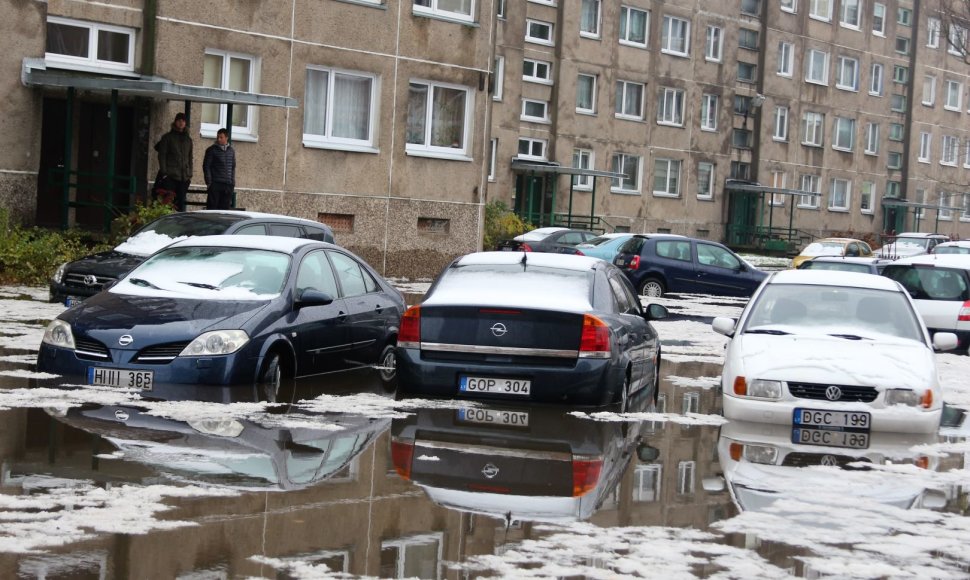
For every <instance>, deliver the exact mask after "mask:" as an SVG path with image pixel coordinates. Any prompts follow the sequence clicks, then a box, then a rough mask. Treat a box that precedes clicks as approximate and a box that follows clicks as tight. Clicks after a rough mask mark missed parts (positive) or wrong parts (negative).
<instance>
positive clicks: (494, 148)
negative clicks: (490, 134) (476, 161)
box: [488, 139, 498, 181]
mask: <svg viewBox="0 0 970 580" xmlns="http://www.w3.org/2000/svg"><path fill="white" fill-rule="evenodd" d="M489 151H490V153H489V157H488V180H489V181H495V162H496V160H497V159H498V139H492V141H491V143H490V147H489Z"/></svg>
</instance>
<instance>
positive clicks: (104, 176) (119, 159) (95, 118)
mask: <svg viewBox="0 0 970 580" xmlns="http://www.w3.org/2000/svg"><path fill="white" fill-rule="evenodd" d="M79 121H80V123H79V127H78V148H77V170H78V175H77V197H76V200H77V201H79V202H91V203H98V204H104V203H106V202H107V200H108V197H107V196H108V192H109V185H110V182H109V180H108V171H109V166H108V160H109V158H110V148H111V107H110V106H109V105H107V104H102V103H85V102H82V103H81V116H80V119H79ZM133 121H134V112H133V110H132V108H131V107H121V106H119V107H118V134H117V139H116V141H115V164H114V165H115V167H114V172H115V175H116V176H119V177H121V178H117V177H116V179H115V180H114V188H115V192H114V195H113V196H112V198H111V203H112V204H114V205H117V206H120V207H121V208H123V210H122V211H125V212H127V206H128V204H129V195H130V193H133V192H130V191H128V179H127V178H128V177H129V176H130V175H131V169H132V163H131V161H132V149H133V148H132V147H131V144H132V134H133V128H134V125H133ZM115 213H117V212H115ZM111 217H114V216H111ZM104 220H105V211H104V209H103V208H101V207H79V208H77V212H76V213H75V224H76V225H77V226H79V227H83V228H90V229H99V228H101V227H103V226H104Z"/></svg>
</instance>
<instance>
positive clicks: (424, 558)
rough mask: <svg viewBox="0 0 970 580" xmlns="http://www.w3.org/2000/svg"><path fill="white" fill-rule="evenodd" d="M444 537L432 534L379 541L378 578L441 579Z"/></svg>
mask: <svg viewBox="0 0 970 580" xmlns="http://www.w3.org/2000/svg"><path fill="white" fill-rule="evenodd" d="M443 539H444V534H442V533H440V532H439V533H432V534H423V535H420V536H409V537H406V538H396V539H392V540H382V541H381V553H380V563H381V565H380V569H379V570H378V574H377V575H378V576H380V577H381V578H411V577H418V578H441V577H442V572H441V569H442V565H441V558H442V545H443V543H444V542H443Z"/></svg>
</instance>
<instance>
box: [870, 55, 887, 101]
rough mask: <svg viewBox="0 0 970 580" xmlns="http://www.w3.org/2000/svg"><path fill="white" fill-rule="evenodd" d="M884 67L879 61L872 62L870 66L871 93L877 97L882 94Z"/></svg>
mask: <svg viewBox="0 0 970 580" xmlns="http://www.w3.org/2000/svg"><path fill="white" fill-rule="evenodd" d="M883 72H884V68H883V66H882V64H880V63H878V62H874V63H872V66H871V67H870V68H869V94H870V95H874V96H877V97H881V96H882V79H883Z"/></svg>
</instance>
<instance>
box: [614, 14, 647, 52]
mask: <svg viewBox="0 0 970 580" xmlns="http://www.w3.org/2000/svg"><path fill="white" fill-rule="evenodd" d="M620 30H625V31H626V39H627V40H629V41H630V42H636V43H638V44H643V43H645V42H646V41H647V13H646V12H643V11H641V10H624V11H622V12H621V13H620Z"/></svg>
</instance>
